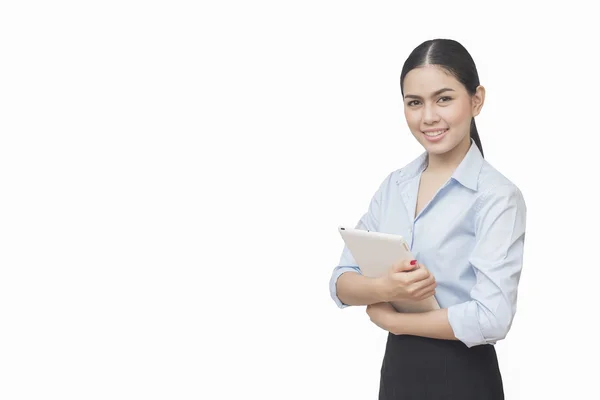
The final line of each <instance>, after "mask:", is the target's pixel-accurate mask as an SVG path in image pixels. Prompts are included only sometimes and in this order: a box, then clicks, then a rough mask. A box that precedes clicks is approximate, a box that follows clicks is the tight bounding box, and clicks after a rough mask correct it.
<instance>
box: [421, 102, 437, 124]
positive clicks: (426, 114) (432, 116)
mask: <svg viewBox="0 0 600 400" xmlns="http://www.w3.org/2000/svg"><path fill="white" fill-rule="evenodd" d="M423 108H424V110H423V123H424V124H426V125H432V124H435V123H436V122H438V121H439V120H440V117H439V116H438V115H437V113H436V112H435V107H434V106H431V105H426V106H425V107H423Z"/></svg>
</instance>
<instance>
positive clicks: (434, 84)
mask: <svg viewBox="0 0 600 400" xmlns="http://www.w3.org/2000/svg"><path fill="white" fill-rule="evenodd" d="M441 88H450V89H454V90H456V91H459V90H460V89H464V88H463V86H462V84H461V83H460V82H459V81H458V80H457V79H456V78H455V77H454V76H452V75H451V74H450V73H449V72H447V71H446V70H444V69H442V68H440V67H438V66H435V65H425V66H423V67H418V68H415V69H413V70H411V71H410V72H409V73H408V74H406V76H405V77H404V94H405V95H407V94H414V95H420V96H426V95H428V94H430V93H433V92H435V91H436V90H439V89H441Z"/></svg>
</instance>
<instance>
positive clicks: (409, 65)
mask: <svg viewBox="0 0 600 400" xmlns="http://www.w3.org/2000/svg"><path fill="white" fill-rule="evenodd" d="M427 64H428V65H437V66H439V67H442V68H443V69H445V70H446V71H448V73H450V74H451V75H453V76H454V77H455V78H456V79H457V80H458V81H459V82H460V83H462V84H463V86H464V87H465V89H467V92H468V93H469V94H470V95H471V96H472V95H474V94H475V91H476V90H477V87H478V86H479V75H478V74H477V68H476V67H475V62H474V61H473V58H472V57H471V55H470V54H469V52H468V51H467V49H465V48H464V47H463V45H461V44H460V43H458V42H457V41H455V40H451V39H434V40H427V41H425V42H423V43H421V44H420V45H419V46H417V47H416V48H415V49H414V50H413V51H412V53H410V55H409V56H408V58H407V59H406V61H405V62H404V66H403V67H402V73H401V74H400V91H401V93H402V96H404V78H405V77H406V74H408V73H409V72H410V71H412V70H413V69H415V68H418V67H421V66H423V65H427ZM471 138H472V139H473V141H474V142H475V144H476V145H477V147H478V148H479V151H481V154H482V155H483V148H482V147H481V139H479V133H478V132H477V126H475V118H472V119H471Z"/></svg>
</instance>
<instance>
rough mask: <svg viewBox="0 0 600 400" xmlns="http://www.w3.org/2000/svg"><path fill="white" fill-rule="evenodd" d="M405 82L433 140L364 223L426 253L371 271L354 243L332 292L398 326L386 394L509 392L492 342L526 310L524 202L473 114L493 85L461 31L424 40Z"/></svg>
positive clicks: (410, 109) (426, 136)
mask: <svg viewBox="0 0 600 400" xmlns="http://www.w3.org/2000/svg"><path fill="white" fill-rule="evenodd" d="M400 89H401V93H402V97H403V101H404V115H405V117H406V121H407V123H408V127H409V129H410V131H411V132H412V134H413V135H414V137H415V138H416V139H417V141H418V142H419V143H420V144H421V145H422V146H423V147H424V149H425V152H424V153H423V154H422V155H421V156H420V157H418V158H416V159H415V160H414V161H412V162H410V163H409V164H408V165H406V166H405V167H403V168H401V169H398V170H396V171H393V172H391V173H390V174H389V175H388V176H387V177H386V178H385V179H384V181H383V182H382V183H381V185H380V187H379V189H378V190H377V192H376V193H375V195H374V196H373V198H372V200H371V203H370V205H369V208H368V211H367V212H366V213H365V214H364V215H363V216H362V218H361V219H360V221H359V223H358V228H360V229H368V230H371V231H379V232H387V233H396V234H400V235H402V236H404V237H405V238H407V240H408V241H409V243H410V245H411V250H412V252H413V254H414V256H415V258H416V261H415V260H398V261H399V262H398V264H397V265H394V266H393V267H391V269H390V270H389V272H388V274H387V275H386V276H383V277H380V278H368V277H365V276H363V275H361V273H360V269H359V268H358V266H357V265H356V262H355V260H354V259H353V257H352V255H351V254H350V252H349V251H348V249H347V248H344V250H343V252H342V256H341V259H340V263H339V265H338V266H337V267H336V268H335V269H334V270H333V273H332V276H331V281H330V291H331V296H332V298H333V299H334V301H335V302H336V304H337V305H338V306H339V307H340V308H344V307H347V306H351V305H355V306H356V305H366V306H367V313H368V315H369V317H370V319H371V321H372V322H373V323H375V324H376V325H378V326H379V327H381V328H382V329H384V330H386V331H389V334H388V339H387V345H386V350H385V355H384V358H383V365H382V368H381V380H380V389H379V399H380V400H384V399H385V400H391V399H419V400H425V399H457V400H458V399H460V400H468V399H477V400H481V399H486V400H495V399H503V398H504V393H503V384H502V377H501V374H500V371H499V367H498V360H497V358H496V352H495V349H494V346H493V345H494V344H495V343H496V342H497V341H499V340H501V339H504V338H505V337H506V334H507V333H508V331H509V329H510V327H511V324H512V321H513V318H514V315H515V312H516V301H517V286H518V283H519V277H520V274H521V268H522V259H523V246H524V239H525V220H526V206H525V202H524V199H523V196H522V194H521V192H520V190H519V189H518V188H517V187H516V186H515V185H514V184H513V183H512V182H511V181H510V180H509V179H507V178H506V177H504V176H503V175H502V174H501V173H500V172H498V171H497V170H496V169H495V168H494V167H492V166H491V165H490V164H489V163H488V162H487V161H485V160H484V158H483V149H482V146H481V141H480V139H479V135H478V133H477V128H476V126H475V120H474V118H475V117H476V116H477V115H478V114H479V112H480V111H481V108H482V106H483V103H484V99H485V89H484V88H483V87H482V86H481V85H480V84H479V77H478V74H477V69H476V67H475V63H474V62H473V59H472V58H471V56H470V54H469V53H468V51H467V50H466V49H465V48H464V47H463V46H462V45H461V44H460V43H458V42H456V41H453V40H445V39H437V40H430V41H426V42H424V43H422V44H421V45H419V46H418V47H417V48H415V49H414V50H413V52H412V53H411V54H410V56H409V57H408V59H407V60H406V62H405V63H404V67H403V69H402V73H401V76H400ZM431 295H435V297H436V299H437V300H438V303H439V304H440V309H439V310H435V311H429V312H424V313H399V312H396V311H395V309H394V308H393V307H392V305H391V304H390V303H389V302H390V301H392V300H401V299H415V300H419V299H424V298H427V297H429V296H431Z"/></svg>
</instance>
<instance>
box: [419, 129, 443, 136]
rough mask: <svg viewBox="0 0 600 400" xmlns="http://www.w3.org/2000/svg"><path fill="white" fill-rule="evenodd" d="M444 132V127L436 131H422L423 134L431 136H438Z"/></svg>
mask: <svg viewBox="0 0 600 400" xmlns="http://www.w3.org/2000/svg"><path fill="white" fill-rule="evenodd" d="M444 132H446V129H442V130H441V131H436V132H423V133H425V136H430V137H433V136H439V135H441V134H442V133H444Z"/></svg>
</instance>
